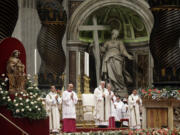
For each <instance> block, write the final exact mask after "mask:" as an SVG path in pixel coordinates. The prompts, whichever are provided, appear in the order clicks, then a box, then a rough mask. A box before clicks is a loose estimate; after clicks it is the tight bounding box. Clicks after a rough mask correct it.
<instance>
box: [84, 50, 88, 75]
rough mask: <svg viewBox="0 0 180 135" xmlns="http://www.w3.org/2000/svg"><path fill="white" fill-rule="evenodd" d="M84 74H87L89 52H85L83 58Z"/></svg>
mask: <svg viewBox="0 0 180 135" xmlns="http://www.w3.org/2000/svg"><path fill="white" fill-rule="evenodd" d="M84 74H85V75H87V76H89V54H88V53H87V52H85V59H84Z"/></svg>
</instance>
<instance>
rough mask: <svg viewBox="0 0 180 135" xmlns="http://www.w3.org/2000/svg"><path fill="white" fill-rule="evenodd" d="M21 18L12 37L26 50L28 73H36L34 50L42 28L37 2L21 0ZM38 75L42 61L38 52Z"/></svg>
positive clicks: (34, 0)
mask: <svg viewBox="0 0 180 135" xmlns="http://www.w3.org/2000/svg"><path fill="white" fill-rule="evenodd" d="M18 2H19V17H18V21H17V25H16V27H15V30H14V32H13V35H12V37H15V38H17V39H18V40H20V41H21V42H22V43H23V45H24V47H25V50H26V68H27V73H29V74H31V75H33V74H34V73H35V68H34V67H35V59H34V50H35V49H36V46H37V37H38V33H39V30H40V27H41V23H40V20H39V16H38V14H37V10H36V0H19V1H18ZM36 61H37V73H38V70H39V67H40V64H41V59H40V56H39V54H38V51H37V60H36Z"/></svg>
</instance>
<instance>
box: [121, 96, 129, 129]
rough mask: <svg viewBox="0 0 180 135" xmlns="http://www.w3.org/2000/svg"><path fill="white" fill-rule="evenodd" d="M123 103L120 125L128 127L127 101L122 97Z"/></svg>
mask: <svg viewBox="0 0 180 135" xmlns="http://www.w3.org/2000/svg"><path fill="white" fill-rule="evenodd" d="M123 103H124V105H123V107H122V120H123V123H122V125H123V126H126V127H128V126H129V110H128V102H127V99H126V98H124V99H123Z"/></svg>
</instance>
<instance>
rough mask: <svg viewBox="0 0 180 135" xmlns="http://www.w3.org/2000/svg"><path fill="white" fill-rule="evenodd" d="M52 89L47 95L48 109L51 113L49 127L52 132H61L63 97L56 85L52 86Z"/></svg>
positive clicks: (49, 113)
mask: <svg viewBox="0 0 180 135" xmlns="http://www.w3.org/2000/svg"><path fill="white" fill-rule="evenodd" d="M50 90H51V91H50V92H49V94H48V95H47V96H46V110H47V113H48V115H49V127H50V132H59V130H60V113H59V105H60V104H61V102H62V101H61V98H60V96H59V95H58V94H57V92H56V88H55V86H54V85H52V86H51V89H50Z"/></svg>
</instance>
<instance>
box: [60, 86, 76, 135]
mask: <svg viewBox="0 0 180 135" xmlns="http://www.w3.org/2000/svg"><path fill="white" fill-rule="evenodd" d="M73 88H74V86H73V84H72V83H70V84H68V89H67V90H65V91H64V92H63V94H62V117H63V128H62V129H63V132H68V133H72V132H76V108H75V105H76V104H77V102H78V97H77V94H76V93H75V92H74V91H73Z"/></svg>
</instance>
